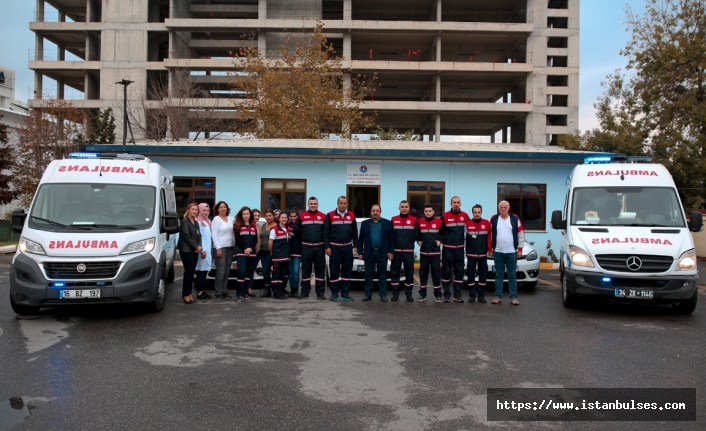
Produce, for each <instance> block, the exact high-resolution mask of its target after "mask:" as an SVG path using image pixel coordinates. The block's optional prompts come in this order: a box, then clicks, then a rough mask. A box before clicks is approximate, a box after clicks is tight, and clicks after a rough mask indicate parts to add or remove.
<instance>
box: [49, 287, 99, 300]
mask: <svg viewBox="0 0 706 431" xmlns="http://www.w3.org/2000/svg"><path fill="white" fill-rule="evenodd" d="M100 297H101V291H100V289H90V290H60V291H59V298H61V299H98V298H100Z"/></svg>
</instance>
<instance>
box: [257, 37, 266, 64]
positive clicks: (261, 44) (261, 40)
mask: <svg viewBox="0 0 706 431" xmlns="http://www.w3.org/2000/svg"><path fill="white" fill-rule="evenodd" d="M257 51H258V52H259V53H260V56H262V58H267V32H266V31H259V32H258V33H257Z"/></svg>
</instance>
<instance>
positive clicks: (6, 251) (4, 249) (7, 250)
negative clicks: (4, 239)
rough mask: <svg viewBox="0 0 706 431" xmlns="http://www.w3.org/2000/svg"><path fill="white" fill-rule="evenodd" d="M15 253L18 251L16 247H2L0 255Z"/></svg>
mask: <svg viewBox="0 0 706 431" xmlns="http://www.w3.org/2000/svg"><path fill="white" fill-rule="evenodd" d="M15 251H17V246H16V245H6V246H4V247H0V254H10V253H14V252H15Z"/></svg>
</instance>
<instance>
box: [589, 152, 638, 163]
mask: <svg viewBox="0 0 706 431" xmlns="http://www.w3.org/2000/svg"><path fill="white" fill-rule="evenodd" d="M651 161H652V156H626V155H625V154H615V155H612V156H594V157H586V158H585V159H583V162H584V163H585V164H587V165H596V164H600V163H649V162H651Z"/></svg>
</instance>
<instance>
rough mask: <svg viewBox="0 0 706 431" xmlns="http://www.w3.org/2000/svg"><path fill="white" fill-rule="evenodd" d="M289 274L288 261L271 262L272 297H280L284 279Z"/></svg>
mask: <svg viewBox="0 0 706 431" xmlns="http://www.w3.org/2000/svg"><path fill="white" fill-rule="evenodd" d="M288 273H289V261H286V262H272V296H277V295H281V294H282V292H283V290H284V289H283V286H284V285H283V282H284V278H285V277H286V276H287V274H288Z"/></svg>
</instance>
